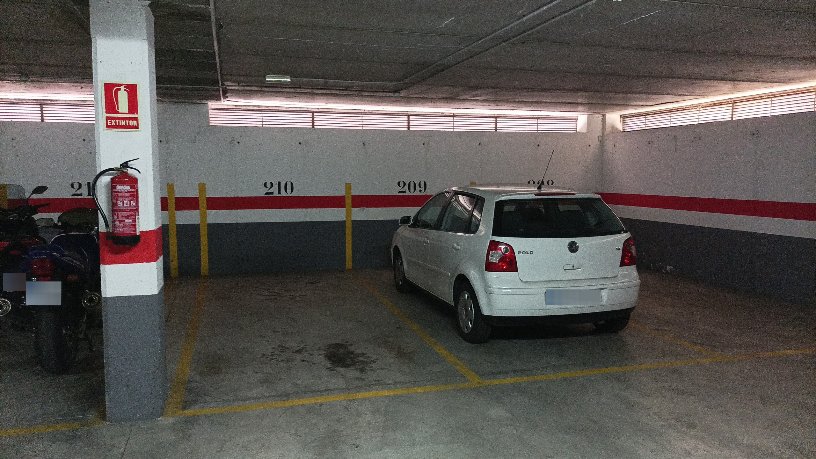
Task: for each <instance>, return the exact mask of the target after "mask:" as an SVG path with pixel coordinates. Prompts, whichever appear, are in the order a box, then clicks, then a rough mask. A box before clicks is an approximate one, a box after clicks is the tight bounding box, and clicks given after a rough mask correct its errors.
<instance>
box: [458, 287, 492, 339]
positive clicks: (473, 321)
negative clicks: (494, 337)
mask: <svg viewBox="0 0 816 459" xmlns="http://www.w3.org/2000/svg"><path fill="white" fill-rule="evenodd" d="M456 324H457V327H456V330H457V331H458V332H459V336H461V337H462V339H464V340H465V341H467V342H469V343H474V344H479V343H484V342H486V341H487V340H488V339H489V338H490V329H491V327H490V324H488V323H487V322H486V321H485V318H484V316H483V315H482V310H481V308H479V300H478V299H476V295H475V294H474V293H473V288H472V287H471V286H470V285H469V284H465V286H464V287H463V288H462V289H460V290H459V292H458V294H457V296H456Z"/></svg>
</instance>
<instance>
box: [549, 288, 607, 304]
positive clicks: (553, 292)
mask: <svg viewBox="0 0 816 459" xmlns="http://www.w3.org/2000/svg"><path fill="white" fill-rule="evenodd" d="M544 301H546V302H547V304H548V305H556V306H557V305H571V304H600V303H601V291H600V290H599V289H592V290H589V289H574V288H564V289H549V290H547V291H546V292H544Z"/></svg>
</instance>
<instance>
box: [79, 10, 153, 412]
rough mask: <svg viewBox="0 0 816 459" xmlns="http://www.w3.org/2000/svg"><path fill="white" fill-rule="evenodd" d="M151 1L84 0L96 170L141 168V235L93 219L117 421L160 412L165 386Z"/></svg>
mask: <svg viewBox="0 0 816 459" xmlns="http://www.w3.org/2000/svg"><path fill="white" fill-rule="evenodd" d="M148 3H149V2H147V1H137V0H91V1H90V11H91V38H92V42H93V79H94V100H95V104H96V127H95V129H96V167H97V171H100V170H102V169H105V168H108V167H115V166H118V165H119V164H120V163H122V162H124V161H126V160H129V159H133V158H139V160H138V161H135V162H133V163H131V165H133V166H134V167H136V168H138V169H139V170H140V171H141V173H134V175H135V176H136V177H137V178H138V179H139V218H138V223H139V230H140V241H139V243H138V244H137V245H135V246H132V247H128V246H117V245H115V244H113V243H112V242H111V241H110V239H109V237H108V234H109V233H108V232H107V230H106V229H105V227H104V226H102V225H103V224H102V223H101V221H100V225H101V226H100V248H101V261H102V297H103V306H102V307H103V316H102V318H103V322H104V340H105V344H104V347H105V351H104V352H105V404H106V408H107V417H108V420H110V421H114V422H115V421H130V420H139V419H151V418H157V417H159V416H161V414H162V411H163V406H164V401H165V396H166V394H167V382H166V377H165V372H166V369H165V357H164V354H165V336H164V301H163V298H162V288H163V284H164V281H163V275H162V237H161V219H160V218H161V214H160V212H161V204H160V198H161V195H160V194H159V193H160V189H161V188H160V187H159V168H158V134H157V126H156V69H155V59H154V42H153V15H152V13H151V12H150V9H149V8H148V6H147V5H148ZM106 83H108V84H107V85H106ZM111 83H115V84H111ZM134 84H135V86H132V85H134ZM106 90H107V91H108V92H109V94H108V96H109V100H108V102H107V103H106V100H105V99H106V94H105V92H106ZM113 90H115V91H117V92H116V93H114V94H110V93H111V91H113ZM121 91H124V93H122V92H121ZM117 97H118V99H117ZM134 104H135V105H134ZM134 111H137V112H138V113H135V114H134V113H133V112H134ZM106 112H107V113H106ZM116 128H118V129H116ZM110 178H111V176H110V175H108V176H107V177H105V178H103V179H101V180H100V181H99V186H98V189H97V191H98V195H99V198H100V199H99V201H100V204H101V206H102V208H103V209H105V211H106V213H108V215H109V216H110V208H111V202H110Z"/></svg>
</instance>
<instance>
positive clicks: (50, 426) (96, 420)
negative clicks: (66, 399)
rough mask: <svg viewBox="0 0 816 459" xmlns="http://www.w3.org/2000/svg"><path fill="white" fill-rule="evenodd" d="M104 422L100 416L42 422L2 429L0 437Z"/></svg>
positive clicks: (72, 428) (56, 430) (70, 428)
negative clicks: (57, 422)
mask: <svg viewBox="0 0 816 459" xmlns="http://www.w3.org/2000/svg"><path fill="white" fill-rule="evenodd" d="M101 424H104V421H102V420H101V419H100V418H98V417H94V418H92V419H88V420H84V421H76V422H63V423H60V424H41V425H36V426H29V427H15V428H13V429H0V438H2V437H17V436H21V435H34V434H41V433H48V432H59V431H64V430H77V429H82V428H85V427H94V426H98V425H101Z"/></svg>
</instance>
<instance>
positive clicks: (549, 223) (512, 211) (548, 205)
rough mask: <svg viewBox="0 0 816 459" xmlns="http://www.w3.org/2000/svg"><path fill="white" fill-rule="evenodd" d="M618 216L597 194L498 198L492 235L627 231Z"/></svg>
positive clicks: (596, 234) (523, 235)
mask: <svg viewBox="0 0 816 459" xmlns="http://www.w3.org/2000/svg"><path fill="white" fill-rule="evenodd" d="M625 232H626V229H625V228H624V227H623V224H621V222H620V220H618V217H616V216H615V214H614V213H613V212H612V209H610V208H609V207H608V206H607V205H606V204H604V202H603V201H601V200H600V199H598V198H539V199H507V200H503V201H497V202H496V212H495V215H494V217H493V235H494V236H504V237H531V238H541V237H590V236H604V235H609V234H621V233H625Z"/></svg>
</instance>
